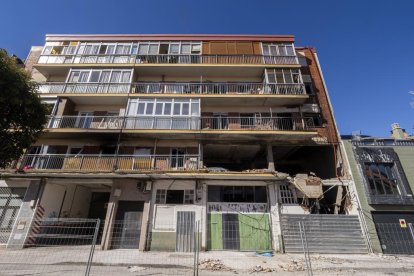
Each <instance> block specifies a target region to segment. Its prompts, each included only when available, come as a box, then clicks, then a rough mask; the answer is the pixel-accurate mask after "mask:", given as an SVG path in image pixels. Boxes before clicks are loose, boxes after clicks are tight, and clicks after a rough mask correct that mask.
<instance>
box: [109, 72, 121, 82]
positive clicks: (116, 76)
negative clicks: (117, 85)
mask: <svg viewBox="0 0 414 276" xmlns="http://www.w3.org/2000/svg"><path fill="white" fill-rule="evenodd" d="M120 80H121V71H112V76H111V82H120Z"/></svg>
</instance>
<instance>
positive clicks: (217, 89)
mask: <svg viewBox="0 0 414 276" xmlns="http://www.w3.org/2000/svg"><path fill="white" fill-rule="evenodd" d="M38 91H39V93H77V94H99V93H102V94H104V93H139V94H197V95H200V94H201V95H203V94H204V95H206V94H207V95H228V94H240V95H253V94H254V95H300V94H305V93H306V91H305V86H304V85H303V84H300V83H287V84H264V83H244V82H238V83H217V82H212V83H192V82H180V83H176V82H174V83H168V82H159V83H154V82H138V83H133V84H132V85H131V84H129V83H64V82H46V83H41V84H39V89H38Z"/></svg>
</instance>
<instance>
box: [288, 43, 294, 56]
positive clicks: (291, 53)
mask: <svg viewBox="0 0 414 276" xmlns="http://www.w3.org/2000/svg"><path fill="white" fill-rule="evenodd" d="M286 52H287V54H288V55H289V56H294V55H295V52H294V51H293V46H292V45H286Z"/></svg>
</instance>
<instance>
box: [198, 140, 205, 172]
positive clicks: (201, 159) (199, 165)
mask: <svg viewBox="0 0 414 276" xmlns="http://www.w3.org/2000/svg"><path fill="white" fill-rule="evenodd" d="M198 155H199V156H200V157H199V158H200V160H199V163H198V168H199V169H202V168H203V166H204V162H203V156H204V155H203V144H201V143H198Z"/></svg>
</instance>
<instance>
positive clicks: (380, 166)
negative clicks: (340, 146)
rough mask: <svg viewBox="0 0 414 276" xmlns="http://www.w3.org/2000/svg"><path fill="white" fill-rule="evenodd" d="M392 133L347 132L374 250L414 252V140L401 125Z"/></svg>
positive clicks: (347, 145)
mask: <svg viewBox="0 0 414 276" xmlns="http://www.w3.org/2000/svg"><path fill="white" fill-rule="evenodd" d="M391 133H392V137H372V136H361V135H353V136H344V137H343V143H344V146H345V149H346V154H347V156H348V160H349V164H350V169H351V173H352V175H353V179H354V183H355V186H354V189H352V191H351V192H352V193H353V194H354V195H355V196H356V198H358V205H359V209H360V210H361V212H362V213H363V218H364V219H363V223H364V224H363V225H364V227H365V228H366V232H367V233H368V236H369V242H370V246H371V248H372V251H373V252H376V253H384V254H414V198H413V189H414V162H413V160H414V140H413V137H412V136H411V137H410V136H409V135H408V134H407V133H405V131H404V130H403V129H402V128H401V127H400V126H399V125H398V124H393V125H392V132H391Z"/></svg>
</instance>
